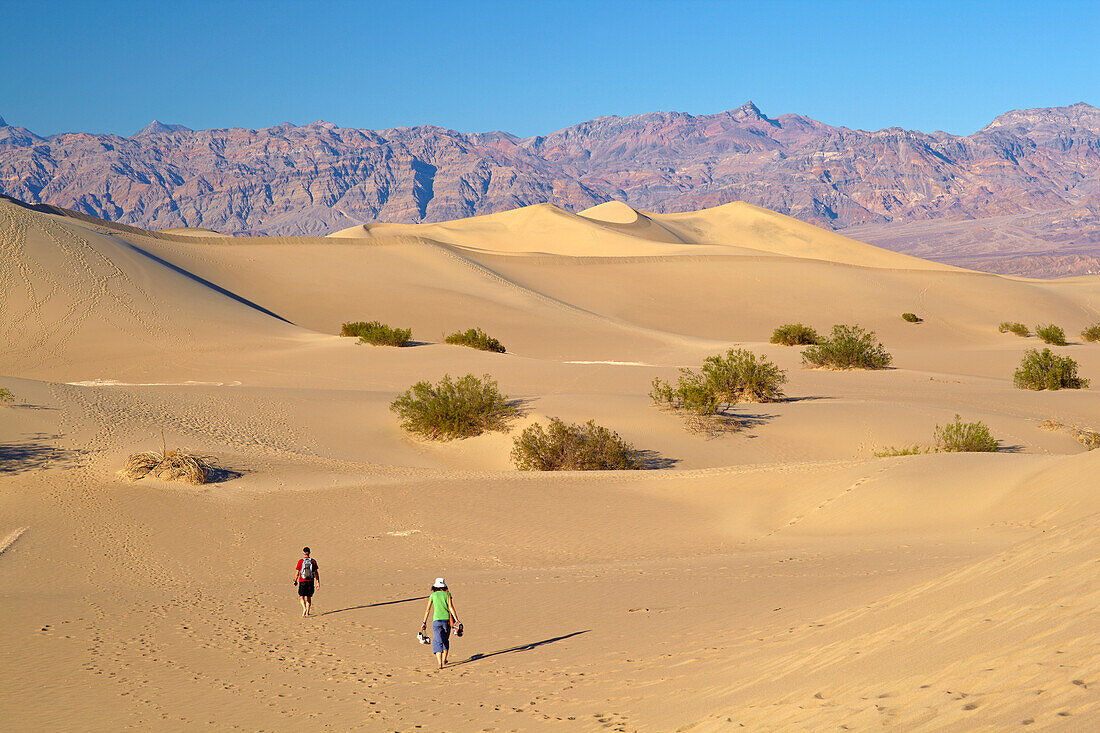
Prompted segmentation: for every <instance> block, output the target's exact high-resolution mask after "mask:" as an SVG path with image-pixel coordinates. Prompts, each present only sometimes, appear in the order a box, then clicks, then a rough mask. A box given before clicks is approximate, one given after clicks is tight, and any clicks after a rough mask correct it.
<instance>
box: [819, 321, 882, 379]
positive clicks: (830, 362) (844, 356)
mask: <svg viewBox="0 0 1100 733" xmlns="http://www.w3.org/2000/svg"><path fill="white" fill-rule="evenodd" d="M893 359H894V357H892V356H891V355H890V354H889V353H887V351H886V349H885V347H883V345H882V344H881V343H879V342H878V341H876V340H875V332H874V331H865V330H863V329H862V328H860V327H859V326H845V325H842V324H838V325H836V326H833V332H832V335H830V336H829V338H827V339H825V340H824V341H822V342H821V343H819V344H814V345H811V346H807V347H806V350H805V351H803V352H802V361H803V363H805V364H808V365H810V366H815V367H832V368H833V369H884V368H886V367H887V366H889V364H890V362H891V361H893Z"/></svg>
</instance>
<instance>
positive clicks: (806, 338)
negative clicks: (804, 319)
mask: <svg viewBox="0 0 1100 733" xmlns="http://www.w3.org/2000/svg"><path fill="white" fill-rule="evenodd" d="M819 340H820V337H819V336H818V335H817V331H815V330H813V329H812V328H810V327H809V326H803V325H802V324H801V323H788V324H786V325H785V326H780V327H779V328H777V329H775V330H774V331H772V343H773V344H780V345H781V346H804V345H806V344H816V343H817V342H818V341H819Z"/></svg>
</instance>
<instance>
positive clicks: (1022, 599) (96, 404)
mask: <svg viewBox="0 0 1100 733" xmlns="http://www.w3.org/2000/svg"><path fill="white" fill-rule="evenodd" d="M903 311H913V312H915V313H917V314H918V315H920V316H921V317H922V318H923V319H924V321H923V322H922V323H919V324H910V323H906V322H904V321H903V320H902V319H901V318H900V314H901V313H902V312H903ZM376 319H377V320H381V321H384V322H386V323H389V324H391V325H394V326H398V327H409V328H412V330H413V338H414V340H415V345H413V346H410V347H406V348H400V349H398V348H386V347H371V346H366V345H357V344H356V343H354V342H353V340H352V339H342V338H339V337H338V336H336V335H335V334H337V333H338V332H339V327H340V324H341V323H342V322H344V321H351V320H376ZM1003 320H1013V321H1016V320H1019V321H1023V322H1025V323H1027V324H1028V325H1029V326H1034V325H1035V324H1038V323H1047V322H1054V323H1057V324H1060V325H1062V326H1063V327H1064V328H1065V329H1066V332H1067V334H1068V335H1069V337H1070V341H1071V343H1070V345H1068V346H1066V347H1058V348H1057V349H1056V350H1057V351H1058V352H1059V353H1063V354H1066V355H1071V356H1072V357H1073V358H1074V359H1076V360H1077V361H1078V362H1079V364H1080V371H1081V374H1082V376H1084V377H1087V378H1090V379H1092V380H1093V387H1092V388H1091V389H1085V390H1067V391H1059V392H1029V391H1022V390H1017V389H1014V388H1013V386H1012V372H1013V369H1014V368H1015V366H1016V365H1017V364H1018V363H1019V360H1020V358H1021V356H1022V354H1023V352H1024V350H1025V349H1027V348H1034V347H1036V346H1037V345H1039V344H1038V342H1037V340H1036V339H1035V338H1029V339H1020V338H1017V337H1015V336H1013V335H1011V334H1000V333H998V332H997V324H998V323H1000V322H1001V321H1003ZM1098 320H1100V277H1080V278H1073V279H1065V280H1054V281H1038V280H1027V279H1021V278H1012V277H1002V276H997V275H991V274H985V273H978V272H972V271H968V270H964V269H959V268H954V267H950V266H947V265H942V264H937V263H932V262H927V261H924V260H920V259H915V258H912V257H908V256H904V255H900V254H896V253H893V252H889V251H886V250H882V249H878V248H875V247H872V246H870V245H867V244H863V243H861V242H857V241H855V240H852V239H848V238H845V237H843V236H841V235H838V234H835V233H831V232H826V231H823V230H821V229H817V228H815V227H813V226H810V225H808V224H804V223H802V222H798V221H796V220H794V219H790V218H787V217H784V216H781V215H778V214H774V213H772V212H769V211H766V210H764V209H760V208H757V207H753V206H749V205H747V204H728V205H725V206H721V207H718V208H715V209H709V210H704V211H700V212H693V213H690V214H673V215H658V214H649V213H645V212H638V211H634V210H633V209H630V208H629V207H626V206H625V205H622V204H615V203H609V204H602V205H600V206H597V207H594V208H593V209H589V210H587V211H584V212H580V213H579V214H574V213H570V212H567V211H564V210H562V209H559V208H557V207H554V206H550V205H539V206H532V207H527V208H523V209H518V210H514V211H509V212H505V213H501V214H494V215H490V216H484V217H478V218H474V219H467V220H462V221H455V222H448V223H445V224H425V225H386V224H370V225H365V226H358V227H354V228H352V229H348V230H345V231H342V232H340V233H338V234H336V235H333V236H330V237H327V238H301V239H278V238H229V237H224V236H219V235H217V234H216V233H209V234H207V233H204V232H201V231H187V232H178V233H172V232H167V233H166V232H157V233H149V232H142V231H140V230H136V229H133V228H130V227H118V226H114V225H111V224H109V223H107V222H101V221H96V220H92V219H90V218H88V217H76V216H70V215H68V214H66V212H64V211H62V210H57V209H45V208H42V209H39V210H34V209H31V208H27V207H25V206H21V205H19V204H17V203H15V202H12V201H10V200H0V334H2V344H3V348H2V351H0V387H3V388H7V389H9V390H10V391H11V392H12V393H13V394H14V396H15V397H16V402H15V403H14V404H13V405H11V406H9V407H0V573H2V574H3V576H4V577H5V579H6V582H5V583H4V584H3V586H2V590H0V599H2V601H3V607H4V612H5V615H4V619H3V623H2V624H0V648H2V649H3V655H2V657H0V715H2V718H3V720H4V721H5V727H9V726H10V728H11V729H13V730H103V731H115V730H120V729H140V730H178V729H184V728H187V729H190V728H200V727H201V728H202V729H204V730H249V731H251V730H268V731H276V730H279V731H281V730H332V731H345V730H370V731H373V730H400V731H413V730H417V729H420V730H454V731H467V730H468V731H507V730H543V729H556V730H603V729H609V730H620V731H633V730H641V731H672V730H678V731H712V730H713V731H718V730H731V729H740V728H742V727H743V728H744V729H748V730H836V729H848V730H869V729H872V728H878V727H882V726H893V727H895V728H897V729H899V730H917V731H943V730H1006V729H1012V728H1017V727H1024V726H1030V725H1034V729H1050V730H1090V729H1095V728H1096V727H1097V726H1100V701H1098V697H1097V690H1098V689H1100V676H1098V666H1097V663H1098V659H1100V623H1098V622H1097V616H1096V608H1097V606H1098V605H1100V563H1098V561H1097V557H1098V556H1100V514H1098V512H1100V493H1098V492H1097V482H1096V476H1097V473H1098V471H1100V451H1093V452H1091V453H1089V452H1087V451H1086V449H1085V448H1084V446H1082V445H1081V444H1079V443H1078V442H1076V441H1075V440H1073V438H1072V437H1070V436H1069V435H1067V434H1066V433H1064V432H1051V431H1045V430H1042V429H1040V427H1039V425H1040V423H1041V422H1042V421H1043V420H1046V419H1056V420H1058V421H1060V422H1063V423H1066V424H1070V425H1078V426H1082V427H1091V428H1092V429H1094V430H1095V429H1100V424H1098V423H1100V389H1098V388H1100V345H1098V344H1088V343H1082V342H1081V340H1080V338H1078V337H1076V334H1077V333H1078V332H1079V331H1080V330H1081V329H1082V328H1083V327H1084V326H1086V325H1088V324H1090V323H1094V322H1096V321H1098ZM795 321H800V322H803V323H807V324H809V325H812V326H814V327H815V328H817V329H818V330H819V331H821V332H826V331H828V329H829V328H830V327H831V326H832V325H833V324H834V323H857V324H859V325H861V326H863V327H866V328H869V329H873V330H874V331H876V333H877V334H878V336H879V338H880V339H881V340H882V342H883V343H884V344H885V345H886V347H887V349H888V350H889V351H890V352H891V353H892V354H893V356H894V364H893V368H891V369H887V370H882V371H876V372H863V371H850V372H838V371H829V370H811V369H804V368H802V366H801V363H800V353H799V352H800V349H798V348H789V347H781V346H775V345H772V344H769V343H768V339H769V337H770V335H771V331H772V329H773V328H775V327H776V326H778V325H780V324H783V323H788V322H795ZM472 326H478V327H481V328H483V329H484V330H486V331H487V332H488V333H490V334H491V335H493V336H495V337H497V338H499V339H500V340H501V341H502V342H504V344H505V345H506V346H507V348H508V353H507V354H492V353H485V352H479V351H474V350H470V349H466V348H462V347H457V346H448V345H445V344H443V343H442V342H443V336H444V335H445V334H447V333H450V332H452V331H455V330H459V329H466V328H469V327H472ZM735 346H736V347H742V348H748V349H751V350H752V351H754V352H756V353H758V354H763V355H766V356H768V357H769V358H771V359H773V360H774V361H775V362H776V363H778V364H779V365H780V366H782V367H783V368H784V369H786V370H788V376H789V378H790V381H789V383H788V384H787V385H786V392H787V395H788V399H787V400H786V401H783V402H779V403H774V404H766V405H739V406H738V407H737V408H736V410H735V412H736V414H737V415H738V416H739V417H740V418H741V419H742V420H743V422H744V426H743V428H742V429H741V430H739V431H736V432H729V433H725V434H721V435H718V436H713V437H708V436H705V435H700V434H695V433H692V432H689V431H687V430H685V428H684V425H683V423H682V421H681V420H680V419H679V418H678V417H677V416H675V415H672V414H669V413H667V412H663V411H660V410H657V409H655V408H654V407H653V406H652V404H651V401H650V399H649V397H648V396H647V392H648V390H649V385H650V382H651V381H652V379H653V378H654V377H662V378H671V377H674V376H675V375H676V374H677V370H678V369H679V368H680V367H684V366H698V365H699V363H700V362H701V361H702V359H703V358H704V357H706V356H708V355H711V354H716V353H720V352H723V351H725V350H726V349H728V348H731V347H735ZM466 373H473V374H478V375H480V374H490V375H492V376H493V378H495V379H496V380H498V382H499V384H500V387H501V389H502V390H503V391H504V392H505V393H507V394H508V395H510V396H512V397H515V398H519V399H522V400H523V401H524V410H525V413H524V415H523V417H522V418H521V419H519V420H518V421H517V422H516V423H514V425H513V426H512V428H511V430H510V432H509V433H506V434H505V433H490V434H485V435H482V436H479V437H476V438H471V439H467V440H459V441H452V442H443V443H429V442H425V441H422V440H419V439H414V438H411V437H409V436H408V435H406V434H405V433H403V432H402V430H401V429H400V427H399V426H398V423H397V419H396V417H395V416H394V415H393V414H392V413H391V412H390V411H389V409H388V406H389V403H390V402H391V401H392V400H393V399H394V398H395V397H396V396H397V395H398V394H400V393H401V392H403V391H404V390H405V389H406V388H407V387H409V386H410V385H411V384H412V383H414V382H416V381H418V380H423V379H430V380H436V379H438V378H439V377H441V376H443V375H444V374H451V375H455V376H458V375H462V374H466ZM955 413H959V414H961V415H962V417H963V419H965V420H968V421H972V420H982V421H983V422H985V423H987V424H988V425H989V426H990V428H991V429H992V431H993V433H994V435H995V436H997V437H998V438H999V439H1000V440H1001V447H1002V449H1001V450H1000V451H998V452H997V453H992V454H927V455H914V456H902V457H893V458H881V457H876V456H875V451H876V450H877V449H881V448H884V447H886V446H900V445H911V444H913V443H923V444H928V443H930V442H931V437H932V431H933V429H934V428H935V426H936V425H938V424H944V423H947V422H949V421H950V420H951V419H952V417H953V416H954V414H955ZM549 416H558V417H561V418H563V419H565V420H568V421H584V420H588V419H594V420H596V421H597V422H598V423H600V424H602V425H606V426H607V427H610V428H612V429H613V430H615V431H617V432H619V433H620V434H621V435H622V436H623V437H624V438H626V439H627V440H629V441H631V442H632V443H634V444H635V445H636V446H637V447H638V448H641V449H645V450H649V451H653V455H654V456H657V457H659V458H661V459H664V461H665V463H666V464H667V465H668V466H669V467H668V468H664V469H659V470H648V471H627V472H573V473H568V472H566V473H547V474H543V473H533V472H518V471H515V470H513V469H512V467H511V463H510V461H509V451H510V449H511V444H512V439H513V438H514V437H515V435H517V434H518V432H519V431H520V430H522V429H523V428H524V427H525V426H527V425H529V424H531V423H533V422H535V421H540V420H541V421H545V419H546V418H547V417H549ZM162 431H163V435H164V438H165V440H166V442H167V444H168V445H169V447H172V446H185V447H188V448H190V449H192V450H195V451H198V452H201V453H205V454H209V455H212V456H215V457H216V458H217V460H218V464H219V466H220V467H221V468H222V469H223V470H224V474H223V475H222V476H221V477H220V480H218V481H217V482H215V483H211V484H207V485H205V486H201V487H192V486H185V485H179V484H171V483H166V482H160V481H156V480H152V479H144V480H141V481H139V482H135V483H127V482H125V481H122V480H121V479H119V477H118V476H117V475H116V472H117V471H118V469H119V468H120V467H121V465H122V463H123V461H124V459H125V457H126V456H127V455H128V454H130V453H133V452H136V451H139V450H148V449H156V448H159V447H160V442H161V435H162ZM307 544H308V545H309V546H310V547H311V548H312V550H313V555H314V557H315V558H316V559H317V561H318V565H319V570H320V575H321V579H322V583H321V587H320V589H319V590H318V592H317V595H316V597H315V599H314V601H315V602H314V616H313V617H311V618H308V619H304V618H301V617H300V613H299V607H298V603H297V599H296V596H295V592H294V588H293V587H292V585H291V583H290V581H291V579H292V577H293V568H294V563H295V561H296V560H297V558H298V557H299V550H300V549H301V547H302V546H303V545H307ZM439 575H442V576H444V577H446V578H447V580H448V581H449V583H450V585H451V589H452V590H453V592H454V597H455V604H456V606H457V609H458V611H459V613H460V615H461V617H462V620H463V622H464V623H465V626H466V631H467V633H466V635H465V636H464V637H463V638H461V639H455V640H454V643H453V647H452V653H451V661H452V664H451V666H450V667H449V668H448V669H445V670H442V671H436V670H435V669H434V668H433V667H434V660H433V658H432V655H431V653H430V651H427V650H426V648H425V647H423V646H420V645H419V644H417V643H416V639H415V633H416V631H417V630H418V628H419V624H420V619H421V617H422V614H423V608H424V603H425V601H424V599H425V597H426V596H427V590H428V586H429V585H430V584H431V582H432V579H433V578H435V577H436V576H439ZM1029 729H1031V728H1029Z"/></svg>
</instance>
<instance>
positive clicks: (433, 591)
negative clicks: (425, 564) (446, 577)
mask: <svg viewBox="0 0 1100 733" xmlns="http://www.w3.org/2000/svg"><path fill="white" fill-rule="evenodd" d="M437 590H447V586H443V587H442V588H436V587H435V583H432V587H431V589H430V590H429V591H428V592H429V593H435V592H436V591H437Z"/></svg>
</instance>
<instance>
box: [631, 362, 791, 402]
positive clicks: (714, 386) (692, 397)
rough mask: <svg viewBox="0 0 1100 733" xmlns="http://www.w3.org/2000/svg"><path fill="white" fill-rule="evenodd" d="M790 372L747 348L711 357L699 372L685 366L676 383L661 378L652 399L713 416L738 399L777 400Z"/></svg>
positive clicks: (654, 383)
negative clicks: (787, 372) (672, 383)
mask: <svg viewBox="0 0 1100 733" xmlns="http://www.w3.org/2000/svg"><path fill="white" fill-rule="evenodd" d="M786 382H787V374H786V373H785V372H784V371H783V370H782V369H780V368H779V367H778V366H776V365H775V364H773V363H772V362H771V361H769V360H768V359H767V358H766V357H757V356H756V354H754V353H752V352H751V351H746V350H745V349H730V350H729V351H727V352H726V354H725V356H722V355H720V354H719V355H716V356H708V357H707V358H706V359H705V360H704V361H703V366H702V368H701V369H700V370H699V371H695V370H692V369H681V370H680V377H679V379H678V380H677V383H676V386H672V385H671V384H669V383H668V382H667V381H665V380H663V379H660V378H657V379H654V380H653V388H652V389H651V390H650V392H649V396H650V398H652V400H653V401H654V403H656V404H657V405H659V406H664V407H669V408H672V409H677V410H679V409H683V410H688V411H689V412H692V413H694V414H696V415H703V416H706V415H713V414H715V413H718V412H722V411H724V410H726V409H728V408H729V407H730V406H732V405H734V404H737V403H738V402H776V401H778V400H781V399H782V398H783V385H784V384H785V383H786Z"/></svg>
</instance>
